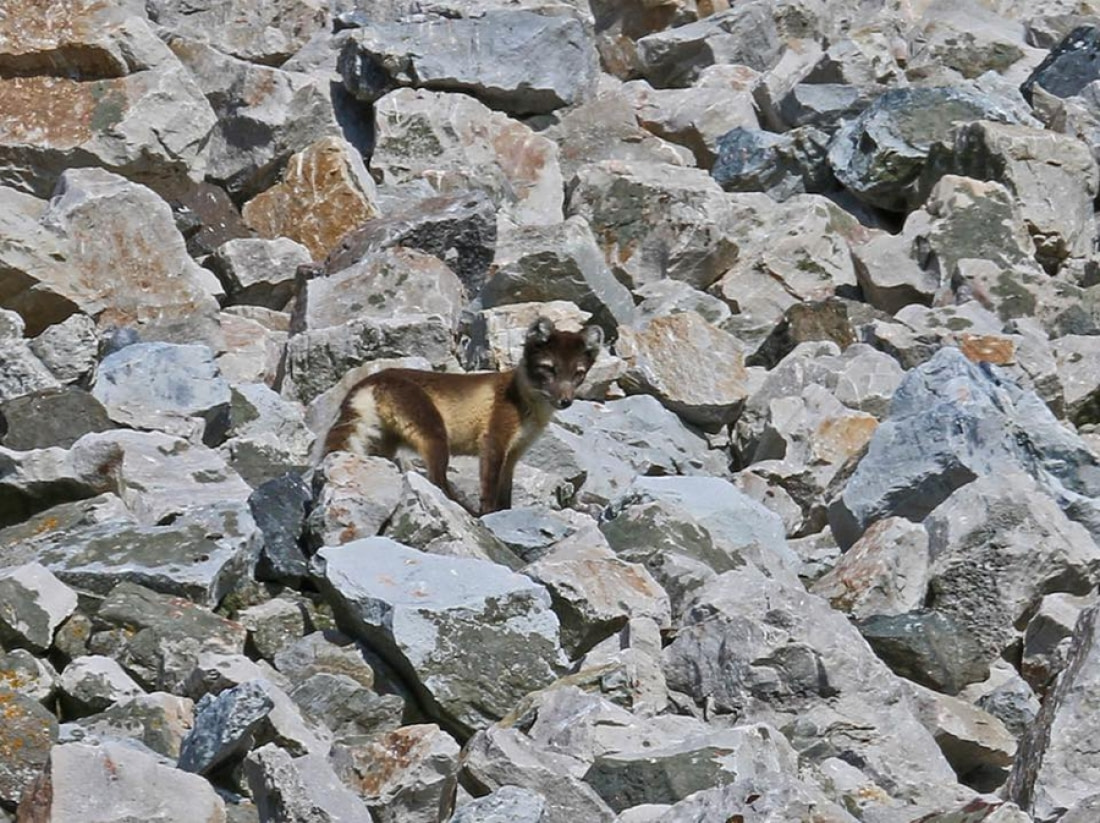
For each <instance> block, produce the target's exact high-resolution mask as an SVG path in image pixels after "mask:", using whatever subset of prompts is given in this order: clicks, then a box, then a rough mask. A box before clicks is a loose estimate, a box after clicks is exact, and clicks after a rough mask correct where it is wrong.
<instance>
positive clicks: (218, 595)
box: [11, 502, 262, 606]
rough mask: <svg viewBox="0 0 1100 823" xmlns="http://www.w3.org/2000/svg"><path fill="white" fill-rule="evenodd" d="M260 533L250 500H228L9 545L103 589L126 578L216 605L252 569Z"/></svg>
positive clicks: (72, 580)
mask: <svg viewBox="0 0 1100 823" xmlns="http://www.w3.org/2000/svg"><path fill="white" fill-rule="evenodd" d="M261 540H262V536H261V534H260V532H259V530H258V529H257V527H256V524H255V522H254V521H253V519H252V515H251V514H250V513H249V510H248V506H247V505H246V504H244V503H239V502H225V503H221V504H212V505H207V506H202V507H196V508H193V509H188V510H187V511H186V512H185V513H183V514H181V515H180V516H179V517H177V518H175V519H173V520H172V522H171V523H168V524H166V525H162V526H144V525H139V524H136V523H133V522H132V521H129V520H119V519H114V520H108V521H106V522H102V523H91V524H78V525H76V526H74V527H72V528H66V529H58V530H56V531H46V532H44V533H42V534H41V535H38V536H37V537H36V538H32V539H30V540H28V541H26V542H25V543H22V544H17V545H16V546H14V547H13V548H12V549H11V551H12V552H13V553H16V554H18V553H20V552H26V551H31V552H33V553H34V554H35V556H36V557H37V558H38V561H39V562H40V563H42V565H44V566H46V568H48V569H49V570H50V571H52V572H53V573H54V574H55V575H57V576H58V578H60V579H61V580H62V581H65V582H67V583H69V584H70V585H73V586H76V587H78V588H82V589H86V590H87V591H91V592H97V593H99V594H105V593H107V592H108V591H109V590H110V589H111V588H112V587H114V586H115V585H116V584H117V583H119V582H120V581H130V582H132V583H137V584H140V585H143V586H148V587H149V588H151V589H155V590H157V591H160V592H164V593H167V594H175V595H182V596H184V597H188V598H191V599H192V600H194V601H195V602H197V603H203V604H208V605H210V606H214V605H216V604H217V603H218V602H220V601H221V599H222V598H223V597H224V596H225V595H226V594H228V593H229V592H230V591H231V590H232V589H233V588H234V587H236V586H238V585H240V583H241V580H242V578H244V577H247V576H248V575H249V574H250V573H251V569H252V568H253V567H254V566H255V563H256V558H257V556H258V554H259V551H260V546H261Z"/></svg>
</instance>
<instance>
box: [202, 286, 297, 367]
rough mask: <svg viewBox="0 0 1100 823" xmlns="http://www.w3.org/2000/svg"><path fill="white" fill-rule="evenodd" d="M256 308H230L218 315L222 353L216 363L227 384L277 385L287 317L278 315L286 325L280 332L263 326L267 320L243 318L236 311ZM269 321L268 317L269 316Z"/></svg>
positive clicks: (284, 342)
mask: <svg viewBox="0 0 1100 823" xmlns="http://www.w3.org/2000/svg"><path fill="white" fill-rule="evenodd" d="M244 308H248V309H252V308H255V307H252V306H249V307H243V306H230V307H229V310H227V311H223V312H222V313H221V314H220V315H219V319H220V321H221V327H222V334H223V335H224V337H225V351H224V352H222V353H221V354H219V355H218V357H217V359H216V360H215V362H216V363H217V364H218V371H220V372H221V373H222V377H224V378H225V379H226V380H228V381H229V382H230V383H236V384H241V383H263V384H265V385H267V386H274V385H276V384H277V383H278V378H279V362H280V360H281V358H282V356H283V347H284V346H285V345H286V339H287V332H286V328H287V327H288V326H289V319H290V318H289V317H288V316H287V315H282V314H280V315H279V317H280V318H283V319H285V320H286V321H287V322H286V323H283V324H282V325H283V328H282V329H273V328H271V325H270V324H268V323H267V322H265V321H266V320H267V319H268V318H265V317H257V316H248V315H243V314H240V313H238V312H237V311H235V310H236V309H244ZM269 317H270V316H269Z"/></svg>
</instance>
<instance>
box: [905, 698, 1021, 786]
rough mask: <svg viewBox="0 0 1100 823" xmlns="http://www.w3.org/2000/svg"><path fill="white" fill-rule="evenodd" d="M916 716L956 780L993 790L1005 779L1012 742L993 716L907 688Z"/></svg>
mask: <svg viewBox="0 0 1100 823" xmlns="http://www.w3.org/2000/svg"><path fill="white" fill-rule="evenodd" d="M909 688H910V693H911V695H912V696H913V698H914V700H913V702H914V704H915V706H916V712H917V717H918V718H919V719H920V721H921V723H923V724H924V727H925V728H926V729H928V731H930V732H931V733H932V736H933V737H934V738H935V739H936V743H938V744H939V747H940V750H941V751H942V752H943V754H944V757H946V758H947V762H948V763H950V764H951V768H953V769H954V770H955V773H956V774H958V775H959V779H960V780H961V781H962V782H963V783H966V784H968V785H970V786H973V787H975V788H977V789H978V790H980V791H982V790H984V791H993V790H994V789H995V788H996V787H998V786H1000V785H1001V783H1003V782H1004V780H1005V778H1006V777H1008V772H1007V769H1006V767H1010V766H1011V765H1012V758H1013V755H1015V754H1016V740H1015V739H1014V738H1013V736H1012V735H1011V734H1010V733H1009V731H1008V729H1006V728H1005V726H1004V724H1003V723H1001V721H1000V720H998V719H997V718H996V717H994V716H993V715H991V714H987V713H986V712H984V711H982V710H981V709H979V708H977V707H975V706H972V705H971V704H970V703H967V702H966V701H965V700H962V699H960V698H957V697H949V696H948V695H944V694H937V693H936V692H934V691H931V690H930V689H924V688H921V687H920V686H910V687H909Z"/></svg>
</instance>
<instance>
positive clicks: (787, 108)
mask: <svg viewBox="0 0 1100 823" xmlns="http://www.w3.org/2000/svg"><path fill="white" fill-rule="evenodd" d="M868 96H869V95H868V91H867V90H866V89H862V88H860V87H859V86H856V85H851V84H848V83H798V84H797V85H796V86H795V87H794V88H792V89H791V90H790V91H789V92H787V94H786V95H784V97H783V99H782V100H780V101H779V115H780V117H781V118H782V119H783V122H784V123H786V124H787V125H789V126H791V127H794V128H797V127H798V126H814V127H816V128H819V129H824V130H826V131H832V130H833V129H835V128H836V127H837V126H838V125H840V123H841V122H842V121H844V120H849V119H851V118H852V117H855V116H856V115H858V114H859V113H860V112H861V111H863V109H865V108H867V104H868V103H869V102H870V101H869V100H868Z"/></svg>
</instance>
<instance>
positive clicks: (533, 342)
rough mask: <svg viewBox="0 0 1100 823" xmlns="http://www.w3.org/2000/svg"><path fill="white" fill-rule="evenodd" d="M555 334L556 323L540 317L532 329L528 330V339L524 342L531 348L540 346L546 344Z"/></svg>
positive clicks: (532, 325)
mask: <svg viewBox="0 0 1100 823" xmlns="http://www.w3.org/2000/svg"><path fill="white" fill-rule="evenodd" d="M553 333H554V321H553V320H551V319H550V318H549V317H540V318H539V319H538V320H536V321H535V322H534V323H532V324H531V328H529V329H528V330H527V338H526V340H525V341H524V342H525V343H527V345H529V346H538V345H540V344H542V343H546V342H547V341H548V340H549V339H550V335H552V334H553Z"/></svg>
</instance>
